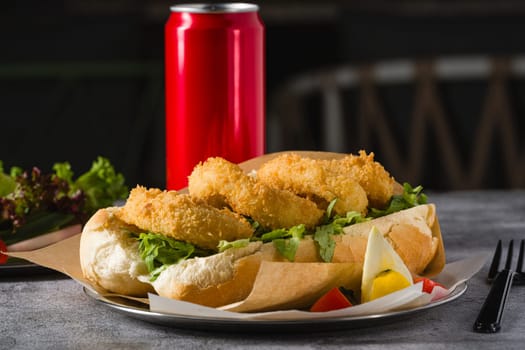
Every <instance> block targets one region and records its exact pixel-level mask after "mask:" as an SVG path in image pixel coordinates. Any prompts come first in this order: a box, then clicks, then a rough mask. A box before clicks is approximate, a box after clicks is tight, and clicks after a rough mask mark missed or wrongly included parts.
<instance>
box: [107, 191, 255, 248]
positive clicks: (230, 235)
mask: <svg viewBox="0 0 525 350" xmlns="http://www.w3.org/2000/svg"><path fill="white" fill-rule="evenodd" d="M116 215H117V216H118V217H119V218H120V219H121V220H123V221H125V222H127V223H130V224H133V225H135V226H137V227H138V228H140V229H142V230H145V231H150V232H155V233H162V234H164V235H166V236H169V237H173V238H175V239H177V240H181V241H185V242H189V243H192V244H195V245H197V246H199V247H201V248H205V249H211V250H216V249H217V245H218V244H219V241H220V240H227V241H234V240H237V239H241V238H248V237H251V236H252V234H253V232H254V230H253V228H252V226H251V225H250V223H249V222H248V221H247V220H246V219H244V218H243V217H241V216H240V215H238V214H235V213H232V212H231V211H229V210H227V209H223V210H219V209H217V208H214V207H212V206H209V205H207V204H205V203H199V202H197V201H195V200H194V199H192V198H191V197H190V196H189V195H188V194H178V193H177V192H175V191H161V190H160V189H146V188H144V187H141V186H137V187H135V188H134V189H132V190H131V192H130V195H129V198H128V199H127V201H126V204H125V205H124V206H123V207H122V208H121V209H120V210H119V211H118V212H117V213H116Z"/></svg>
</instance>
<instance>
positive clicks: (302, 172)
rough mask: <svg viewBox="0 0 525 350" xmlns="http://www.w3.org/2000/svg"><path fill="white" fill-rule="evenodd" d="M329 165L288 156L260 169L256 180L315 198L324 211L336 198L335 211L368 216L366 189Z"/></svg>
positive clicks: (267, 163)
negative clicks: (353, 212) (366, 214)
mask: <svg viewBox="0 0 525 350" xmlns="http://www.w3.org/2000/svg"><path fill="white" fill-rule="evenodd" d="M328 165H329V163H327V161H324V160H319V159H311V158H306V157H301V156H300V155H298V154H296V153H285V154H283V155H281V156H278V157H276V158H274V159H272V160H270V161H268V162H266V163H264V164H263V165H262V166H261V167H260V168H259V170H257V180H258V181H260V182H262V183H265V184H267V185H269V186H271V187H274V188H279V189H284V190H288V191H291V192H293V193H296V194H298V195H299V196H302V197H306V198H309V199H312V200H313V201H315V202H316V203H318V204H319V206H320V207H321V208H324V209H325V208H326V207H327V206H328V204H329V203H330V202H331V201H332V200H334V199H337V201H336V203H335V206H334V211H335V213H337V214H340V215H344V214H346V213H347V212H349V211H357V212H360V213H362V214H365V213H366V210H367V207H368V199H367V194H366V192H365V190H364V189H363V188H362V187H361V185H360V184H359V183H357V182H356V181H354V180H353V179H352V178H351V177H349V176H346V174H341V173H338V172H334V171H331V168H330V167H329V166H328Z"/></svg>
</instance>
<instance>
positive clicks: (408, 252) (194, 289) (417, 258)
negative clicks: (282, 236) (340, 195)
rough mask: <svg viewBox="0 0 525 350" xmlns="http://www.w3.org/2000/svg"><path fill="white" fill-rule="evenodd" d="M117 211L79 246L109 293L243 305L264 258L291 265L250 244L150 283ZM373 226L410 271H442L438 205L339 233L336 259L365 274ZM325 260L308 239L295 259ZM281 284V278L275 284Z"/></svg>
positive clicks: (172, 269)
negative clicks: (155, 295) (151, 295)
mask: <svg viewBox="0 0 525 350" xmlns="http://www.w3.org/2000/svg"><path fill="white" fill-rule="evenodd" d="M115 210H116V209H115V208H106V209H101V210H99V211H98V212H97V213H96V214H95V215H94V216H93V217H92V218H91V219H90V220H89V222H88V223H87V224H86V225H85V227H84V230H83V232H82V238H81V245H80V261H81V266H82V271H83V272H84V275H85V277H86V278H87V279H88V280H90V281H91V282H93V283H95V284H96V285H98V286H100V287H102V288H104V289H106V290H108V291H111V292H115V293H119V294H126V295H134V296H139V295H144V294H146V293H147V292H149V291H152V290H154V291H155V292H157V293H158V294H159V295H161V296H165V297H168V298H174V299H178V300H183V301H189V302H194V303H197V304H201V305H206V306H212V307H218V306H222V305H227V304H231V303H234V302H238V301H241V300H244V299H245V298H246V297H247V296H248V295H249V294H250V292H251V290H252V287H253V285H254V282H255V280H256V278H257V273H258V271H259V267H260V265H261V263H262V262H263V261H275V262H287V260H286V259H285V258H284V257H282V256H281V255H280V254H279V252H278V251H277V250H276V249H275V247H274V245H273V243H266V244H262V243H261V242H252V243H250V244H249V245H248V246H246V247H243V248H232V249H228V250H226V251H224V252H222V253H218V254H214V255H211V256H208V257H203V258H192V259H188V260H185V261H183V262H181V263H179V264H176V265H171V266H169V267H168V268H167V269H166V270H164V271H163V272H162V273H161V274H160V275H159V277H158V278H157V279H156V280H155V281H153V282H150V281H149V275H148V273H147V270H146V266H145V264H144V263H143V262H142V261H141V259H140V255H139V252H138V242H137V240H136V239H134V238H133V237H132V236H131V235H130V234H129V233H130V232H139V231H137V229H136V228H135V227H133V226H132V225H128V224H126V223H125V222H123V221H121V220H119V219H118V218H116V216H115V215H114V211H115ZM372 226H376V227H377V228H378V229H379V230H380V231H381V232H382V233H383V234H384V235H385V237H386V238H387V239H388V240H389V241H390V243H391V244H392V246H393V247H394V249H395V250H396V251H397V252H398V254H399V255H400V257H401V258H402V259H403V261H404V262H405V264H406V265H407V267H408V268H409V270H410V272H411V273H412V274H414V275H433V274H436V273H438V272H439V271H440V270H441V269H442V267H443V266H444V263H445V257H444V248H443V243H442V239H441V232H440V229H439V223H438V220H437V216H436V211H435V206H434V205H433V204H427V205H420V206H417V207H414V208H411V209H406V210H403V211H400V212H397V213H395V214H391V215H388V216H384V217H381V218H378V219H374V220H370V221H367V222H364V223H360V224H355V225H352V226H348V227H346V228H345V229H344V234H341V235H335V236H333V239H334V241H335V242H336V248H335V251H334V256H333V260H332V262H333V263H354V264H356V268H358V269H362V265H363V260H364V254H365V250H366V243H367V239H368V234H369V232H370V229H371V227H372ZM321 261H322V259H321V258H320V256H319V253H318V248H317V245H316V242H314V241H313V240H312V239H311V238H308V237H307V238H305V239H303V240H302V241H301V242H300V245H299V248H298V250H297V254H296V256H295V262H298V263H301V262H305V263H309V262H312V263H313V262H321ZM358 275H359V276H358ZM355 279H356V280H352V281H348V283H347V285H346V286H345V287H355V286H356V285H359V283H360V274H357V275H356V277H355ZM275 283H279V281H278V280H277V279H276V281H275ZM297 288H301V286H300V285H298V286H297Z"/></svg>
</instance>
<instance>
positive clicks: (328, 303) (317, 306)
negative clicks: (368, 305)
mask: <svg viewBox="0 0 525 350" xmlns="http://www.w3.org/2000/svg"><path fill="white" fill-rule="evenodd" d="M349 306H352V303H351V302H350V301H349V300H348V299H347V298H346V297H345V295H344V294H343V293H342V292H341V291H340V290H339V288H337V287H334V288H332V289H330V290H329V291H328V292H327V293H326V294H324V295H323V296H322V297H320V298H319V299H318V300H317V301H316V302H315V303H314V304H313V305H312V307H311V308H310V311H311V312H325V311H330V310H337V309H343V308H345V307H349Z"/></svg>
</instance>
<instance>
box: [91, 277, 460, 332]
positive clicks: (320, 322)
mask: <svg viewBox="0 0 525 350" xmlns="http://www.w3.org/2000/svg"><path fill="white" fill-rule="evenodd" d="M466 290H467V283H466V282H464V283H462V284H460V285H458V286H457V287H456V288H455V289H454V290H453V291H452V293H450V294H449V295H448V296H446V297H444V298H442V299H439V300H436V301H434V302H431V303H429V304H426V305H423V306H419V307H416V308H413V309H408V310H401V311H391V312H385V313H381V314H373V315H364V316H352V317H334V318H322V319H308V320H304V319H301V320H299V319H298V320H283V321H277V320H237V319H231V318H211V317H197V316H193V315H192V316H189V315H188V316H186V315H181V314H168V313H160V312H151V311H149V308H148V306H147V305H144V304H142V303H139V302H134V301H132V300H128V299H125V298H115V297H104V298H102V297H101V296H100V295H98V294H97V293H95V292H93V291H91V290H89V289H86V288H84V292H85V293H86V294H87V295H88V296H89V297H91V298H93V299H95V300H96V301H97V302H100V303H102V304H103V305H105V306H107V307H109V308H111V309H113V310H116V311H118V312H120V313H123V314H125V315H127V316H130V317H133V318H136V319H140V320H143V321H146V322H150V323H156V324H161V325H165V326H171V327H176V328H184V329H192V330H202V331H222V332H229V331H241V330H242V331H246V332H257V333H262V332H312V331H334V330H339V329H349V328H364V327H369V326H373V325H377V324H381V323H387V322H390V321H392V320H393V319H402V318H405V317H409V316H411V315H413V314H415V313H418V312H421V311H424V310H428V309H431V308H434V307H436V306H439V305H443V304H445V303H448V302H451V301H453V300H455V299H457V298H459V297H460V296H461V295H462V294H463V293H465V291H466Z"/></svg>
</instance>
